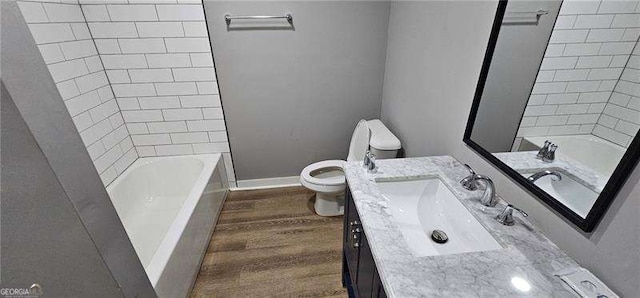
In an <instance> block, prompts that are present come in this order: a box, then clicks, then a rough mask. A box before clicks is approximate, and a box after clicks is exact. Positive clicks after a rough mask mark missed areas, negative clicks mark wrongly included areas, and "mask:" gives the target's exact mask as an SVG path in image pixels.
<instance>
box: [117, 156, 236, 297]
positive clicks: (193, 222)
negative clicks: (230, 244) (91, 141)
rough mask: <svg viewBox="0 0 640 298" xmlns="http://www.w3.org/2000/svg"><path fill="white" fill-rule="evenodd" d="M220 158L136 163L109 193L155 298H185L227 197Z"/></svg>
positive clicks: (163, 159)
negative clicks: (157, 297)
mask: <svg viewBox="0 0 640 298" xmlns="http://www.w3.org/2000/svg"><path fill="white" fill-rule="evenodd" d="M228 188H229V187H228V184H227V178H226V174H225V169H224V162H223V161H222V157H221V155H220V154H211V155H190V156H172V157H147V158H140V159H138V160H136V161H135V162H134V163H133V164H132V165H131V166H130V167H129V168H128V169H127V170H126V171H125V172H124V173H122V175H121V176H120V177H118V178H117V179H116V180H115V181H114V182H113V183H111V184H110V185H109V186H108V187H107V192H108V193H109V196H110V197H111V201H112V202H113V205H114V207H115V209H116V211H117V213H118V216H119V217H120V220H121V221H122V224H123V226H124V228H125V230H126V231H127V234H128V235H129V239H130V240H131V243H132V244H133V247H134V248H135V250H136V253H137V254H138V257H139V258H140V262H142V265H143V266H144V268H145V271H146V272H147V276H148V277H149V280H150V281H151V284H152V285H153V288H154V289H155V291H156V293H157V294H158V296H159V297H186V296H188V294H189V291H190V289H191V287H192V286H193V283H194V281H195V278H196V276H197V274H198V270H199V268H200V264H201V262H202V258H203V256H204V253H205V252H206V249H207V245H208V243H209V239H210V237H211V234H212V232H213V228H214V225H215V222H216V220H217V218H218V215H219V213H220V210H221V208H222V203H223V202H224V199H225V198H226V194H227V191H228Z"/></svg>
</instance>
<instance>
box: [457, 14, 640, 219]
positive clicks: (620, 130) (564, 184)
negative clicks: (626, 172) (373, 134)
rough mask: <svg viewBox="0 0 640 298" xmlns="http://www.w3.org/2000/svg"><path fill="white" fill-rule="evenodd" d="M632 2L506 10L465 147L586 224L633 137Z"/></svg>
mask: <svg viewBox="0 0 640 298" xmlns="http://www.w3.org/2000/svg"><path fill="white" fill-rule="evenodd" d="M638 2H639V1H564V3H563V2H562V1H510V2H509V3H508V5H507V10H506V13H505V16H504V18H503V20H502V25H501V27H500V31H499V35H498V38H497V41H496V46H495V49H494V52H493V55H492V60H491V63H490V66H489V71H488V74H487V77H486V81H485V84H484V89H483V91H482V95H481V97H480V105H479V106H478V109H477V114H476V119H475V122H474V123H473V128H472V131H471V137H470V139H471V140H472V141H474V142H475V143H477V144H478V145H480V146H481V147H482V148H483V149H485V150H486V151H488V152H490V153H491V154H493V156H495V157H496V158H498V159H499V160H500V161H502V162H504V163H505V164H506V165H508V166H509V167H511V168H512V169H514V170H516V171H517V172H518V173H519V174H520V175H522V176H523V177H524V178H526V179H527V180H526V181H527V182H528V183H533V184H534V185H536V186H537V187H539V188H540V189H542V190H543V191H544V192H546V193H547V194H549V195H551V196H552V197H553V198H554V199H555V200H557V201H558V202H560V203H561V204H563V205H564V206H566V207H568V208H569V209H571V210H572V211H573V212H575V213H576V214H577V215H578V216H580V217H581V218H586V217H587V215H588V214H589V212H590V210H591V208H592V206H593V204H594V202H595V201H596V199H597V198H598V197H599V194H600V192H601V191H602V189H603V188H604V186H605V185H606V184H607V182H608V180H609V178H610V177H611V175H612V173H613V172H614V170H615V169H616V167H617V166H618V164H619V163H620V161H621V159H622V156H623V155H624V154H625V152H626V150H627V148H628V147H629V145H630V144H631V142H632V140H633V139H634V137H636V135H637V134H638V129H639V128H640V47H638V36H639V34H640V10H638V6H639V4H638Z"/></svg>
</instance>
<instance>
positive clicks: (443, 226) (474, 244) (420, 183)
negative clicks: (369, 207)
mask: <svg viewBox="0 0 640 298" xmlns="http://www.w3.org/2000/svg"><path fill="white" fill-rule="evenodd" d="M376 183H377V185H378V187H379V189H380V191H381V192H382V194H383V195H384V196H385V197H386V198H387V199H388V200H389V207H390V208H389V209H390V210H391V213H392V215H393V217H392V221H393V222H394V223H395V224H396V225H397V226H398V228H399V229H400V231H401V232H402V235H403V236H404V238H405V240H406V241H407V244H408V246H409V248H410V249H411V250H412V252H413V253H414V255H416V256H435V255H448V254H457V253H468V252H478V251H487V250H495V249H501V248H502V246H501V245H500V244H499V243H498V242H497V241H496V240H495V239H494V238H493V236H491V234H490V233H489V232H488V231H487V230H485V228H484V227H483V226H482V224H480V222H478V220H477V219H476V218H475V217H474V216H473V215H472V214H471V213H469V211H468V210H467V208H465V207H464V206H463V205H462V203H460V201H458V199H457V198H456V197H455V195H454V194H453V193H452V192H451V191H450V190H449V188H447V186H446V185H445V184H444V183H443V182H442V181H441V180H440V179H438V178H431V179H420V180H401V181H376ZM434 230H441V231H444V232H445V233H446V234H447V236H448V239H449V240H448V241H447V242H446V243H442V244H440V243H436V242H435V241H433V240H432V239H431V233H432V232H433V231H434Z"/></svg>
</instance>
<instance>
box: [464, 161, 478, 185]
mask: <svg viewBox="0 0 640 298" xmlns="http://www.w3.org/2000/svg"><path fill="white" fill-rule="evenodd" d="M464 166H465V168H467V170H468V171H469V176H467V177H464V179H462V180H460V184H462V187H463V188H464V189H466V190H476V189H478V185H477V184H476V182H475V176H476V172H475V171H474V170H473V169H472V168H471V167H470V166H469V165H468V164H464Z"/></svg>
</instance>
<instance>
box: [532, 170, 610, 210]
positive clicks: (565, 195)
mask: <svg viewBox="0 0 640 298" xmlns="http://www.w3.org/2000/svg"><path fill="white" fill-rule="evenodd" d="M556 172H558V173H559V174H560V176H562V179H561V180H559V181H556V180H557V178H556V177H554V176H551V175H548V176H544V177H541V178H539V179H538V180H536V181H535V182H534V183H533V184H535V185H536V186H538V187H540V188H542V190H544V191H545V192H546V193H548V194H549V195H551V196H552V197H554V198H555V199H556V200H558V201H560V202H561V203H562V204H564V205H565V206H567V207H569V209H571V210H573V212H575V213H577V214H578V215H580V217H582V218H586V217H587V214H588V213H589V210H591V207H592V206H593V203H594V202H595V201H596V199H597V198H598V195H599V194H598V193H597V192H595V191H593V190H591V189H590V188H588V187H586V186H584V185H583V184H581V183H580V182H578V181H576V180H575V179H573V177H571V176H570V175H567V174H566V173H564V172H562V171H556ZM534 173H535V172H526V173H521V175H522V176H524V177H525V178H526V177H529V176H531V175H533V174H534Z"/></svg>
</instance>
